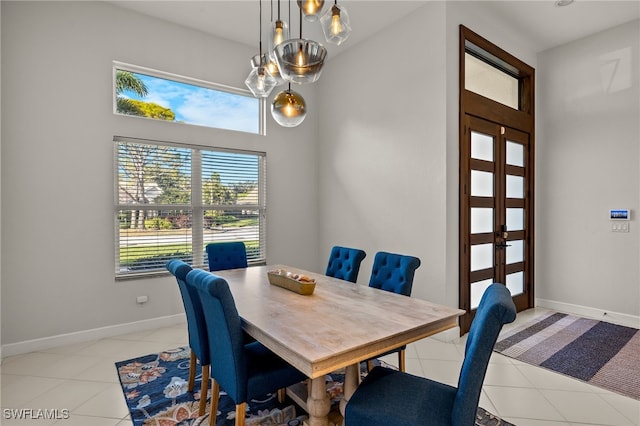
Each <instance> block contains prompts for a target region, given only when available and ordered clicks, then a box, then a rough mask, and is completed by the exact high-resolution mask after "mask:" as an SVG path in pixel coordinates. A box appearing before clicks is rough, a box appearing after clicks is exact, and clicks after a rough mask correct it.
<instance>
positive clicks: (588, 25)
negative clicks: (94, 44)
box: [109, 0, 640, 57]
mask: <svg viewBox="0 0 640 426" xmlns="http://www.w3.org/2000/svg"><path fill="white" fill-rule="evenodd" d="M427 2H428V0H413V1H403V0H339V2H338V3H339V4H341V5H343V6H345V7H346V8H347V10H348V12H349V15H350V17H351V26H352V28H353V32H352V33H351V35H350V37H349V39H348V40H347V41H346V42H344V43H343V44H342V45H341V46H334V45H331V44H329V43H323V44H324V45H325V46H326V47H327V50H328V56H329V57H331V56H332V55H334V54H338V53H339V52H342V51H344V50H346V49H348V48H349V47H350V46H353V45H355V44H357V43H358V42H360V41H362V40H364V39H366V38H368V37H370V36H371V35H373V34H374V33H376V32H377V31H379V30H380V29H381V28H383V27H386V26H388V25H391V24H392V23H393V22H395V21H397V20H399V19H400V18H402V17H404V16H406V15H408V14H410V13H412V12H413V11H414V10H416V9H418V8H420V7H422V6H423V5H424V4H425V3H427ZM109 3H112V4H116V5H118V6H121V7H124V8H127V9H130V10H135V11H137V12H140V13H143V14H146V15H150V16H153V17H155V18H159V19H163V20H165V21H169V22H173V23H176V24H179V25H182V26H185V27H189V28H193V29H196V30H200V31H203V32H206V33H209V34H212V35H215V36H217V37H221V38H225V39H228V40H232V41H236V42H239V43H242V44H246V45H249V46H256V48H257V46H258V22H259V6H258V5H259V3H258V1H256V0H208V1H189V0H181V1H171V0H160V1H149V0H144V1H132V0H120V1H115V0H114V1H109ZM327 3H329V4H330V3H331V1H330V0H327V1H325V6H324V9H323V11H326V10H327V7H328V6H327ZM482 3H483V5H484V6H486V7H488V8H491V10H492V11H493V13H495V14H496V15H497V16H499V17H501V18H502V19H504V20H505V21H510V22H512V23H513V24H515V26H516V27H518V28H520V29H521V30H522V32H523V33H524V34H525V36H526V37H527V39H528V40H530V41H531V43H532V46H533V48H534V49H535V50H536V51H537V52H540V51H543V50H546V49H549V48H552V47H555V46H558V45H561V44H564V43H567V42H570V41H573V40H577V39H579V38H582V37H585V36H587V35H590V34H594V33H597V32H599V31H602V30H604V29H607V28H611V27H613V26H616V25H619V24H622V23H625V22H628V21H631V20H634V19H638V18H640V0H624V1H611V0H600V1H596V0H576V1H575V2H574V3H573V4H571V5H569V6H565V7H558V6H556V5H555V0H535V1H526V0H511V1H496V0H494V1H483V2H482ZM272 4H273V8H274V14H276V15H277V4H278V3H277V1H276V0H264V1H262V18H263V31H264V32H263V43H264V46H265V47H264V49H265V50H266V34H267V30H266V28H267V25H268V23H269V21H270V15H271V5H272ZM280 4H281V17H282V18H283V19H285V20H288V16H289V15H288V14H289V9H288V7H289V6H288V5H289V2H288V1H282V2H281V3H280ZM291 13H292V15H293V16H292V18H293V19H292V22H293V23H294V25H293V27H294V28H293V29H292V35H297V34H298V31H299V26H298V25H297V22H298V17H297V13H298V9H297V7H296V3H295V2H292V7H291ZM302 30H303V36H304V38H311V39H314V40H318V41H321V40H324V38H323V35H322V31H321V29H320V28H319V24H318V23H317V22H316V23H309V22H306V21H303V26H302Z"/></svg>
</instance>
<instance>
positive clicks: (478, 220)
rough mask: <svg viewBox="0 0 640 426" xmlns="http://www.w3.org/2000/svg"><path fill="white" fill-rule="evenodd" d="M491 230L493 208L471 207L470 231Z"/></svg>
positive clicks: (477, 232) (479, 232) (476, 232)
mask: <svg viewBox="0 0 640 426" xmlns="http://www.w3.org/2000/svg"><path fill="white" fill-rule="evenodd" d="M483 232H493V209H488V208H480V207H473V208H472V209H471V233H472V234H481V233H483Z"/></svg>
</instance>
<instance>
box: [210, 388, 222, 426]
mask: <svg viewBox="0 0 640 426" xmlns="http://www.w3.org/2000/svg"><path fill="white" fill-rule="evenodd" d="M219 398H220V385H219V384H218V382H217V381H216V379H211V409H210V410H209V426H216V417H217V415H218V399H219Z"/></svg>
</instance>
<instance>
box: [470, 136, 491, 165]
mask: <svg viewBox="0 0 640 426" xmlns="http://www.w3.org/2000/svg"><path fill="white" fill-rule="evenodd" d="M471 158H477V159H478V160H485V161H493V136H491V135H485V134H484V133H478V132H474V131H472V132H471Z"/></svg>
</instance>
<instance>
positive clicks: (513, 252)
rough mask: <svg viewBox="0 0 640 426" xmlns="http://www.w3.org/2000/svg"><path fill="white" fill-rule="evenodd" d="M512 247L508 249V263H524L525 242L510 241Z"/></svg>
mask: <svg viewBox="0 0 640 426" xmlns="http://www.w3.org/2000/svg"><path fill="white" fill-rule="evenodd" d="M507 244H509V246H510V247H507V263H518V262H523V261H524V241H523V240H515V241H508V242H507Z"/></svg>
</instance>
